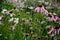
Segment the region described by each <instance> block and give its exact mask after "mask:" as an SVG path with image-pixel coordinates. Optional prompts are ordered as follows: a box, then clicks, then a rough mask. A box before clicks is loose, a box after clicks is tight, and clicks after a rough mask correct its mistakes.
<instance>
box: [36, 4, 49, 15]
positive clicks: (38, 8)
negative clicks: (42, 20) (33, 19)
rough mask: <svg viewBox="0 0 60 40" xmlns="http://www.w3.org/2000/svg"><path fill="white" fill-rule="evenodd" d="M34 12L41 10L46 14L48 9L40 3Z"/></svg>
mask: <svg viewBox="0 0 60 40" xmlns="http://www.w3.org/2000/svg"><path fill="white" fill-rule="evenodd" d="M35 12H42V13H43V14H47V13H48V11H47V10H46V9H45V8H44V6H42V5H40V6H39V7H36V8H35Z"/></svg>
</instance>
